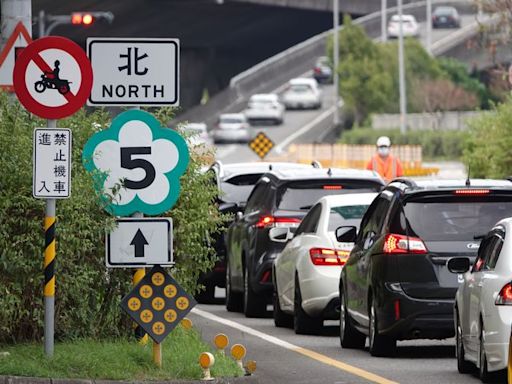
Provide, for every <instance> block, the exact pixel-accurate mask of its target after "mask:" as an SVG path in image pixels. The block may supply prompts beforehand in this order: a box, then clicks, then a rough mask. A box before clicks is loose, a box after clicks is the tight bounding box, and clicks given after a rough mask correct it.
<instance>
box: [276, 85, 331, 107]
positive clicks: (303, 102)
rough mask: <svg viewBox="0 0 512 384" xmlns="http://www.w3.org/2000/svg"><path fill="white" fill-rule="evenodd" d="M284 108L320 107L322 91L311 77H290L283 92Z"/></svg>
mask: <svg viewBox="0 0 512 384" xmlns="http://www.w3.org/2000/svg"><path fill="white" fill-rule="evenodd" d="M283 103H284V106H285V107H286V109H306V108H308V109H311V108H316V109H318V108H321V107H322V92H321V91H320V88H319V87H318V83H317V81H316V80H315V79H312V78H296V79H291V80H290V82H289V83H288V89H287V90H286V91H285V92H284V94H283Z"/></svg>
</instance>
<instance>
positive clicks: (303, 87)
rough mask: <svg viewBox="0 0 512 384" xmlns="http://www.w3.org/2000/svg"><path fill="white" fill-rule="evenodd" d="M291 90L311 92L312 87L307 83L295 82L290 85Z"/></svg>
mask: <svg viewBox="0 0 512 384" xmlns="http://www.w3.org/2000/svg"><path fill="white" fill-rule="evenodd" d="M290 91H292V92H296V93H306V92H311V91H312V89H311V87H310V86H309V85H306V84H295V85H292V86H291V87H290Z"/></svg>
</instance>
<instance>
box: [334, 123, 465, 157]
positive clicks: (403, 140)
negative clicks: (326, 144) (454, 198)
mask: <svg viewBox="0 0 512 384" xmlns="http://www.w3.org/2000/svg"><path fill="white" fill-rule="evenodd" d="M380 136H388V137H389V138H390V139H391V142H392V143H393V144H394V145H406V144H411V145H421V146H422V149H423V157H424V158H426V159H459V158H460V157H461V156H462V150H463V146H464V140H465V137H466V136H467V133H465V132H461V131H408V132H406V133H405V134H404V135H402V134H401V133H400V130H399V129H385V130H380V129H379V130H375V129H371V128H354V129H352V130H349V131H345V132H344V133H343V135H342V137H341V140H340V142H341V143H344V144H370V145H375V143H376V142H377V138H379V137H380Z"/></svg>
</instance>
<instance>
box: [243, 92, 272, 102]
mask: <svg viewBox="0 0 512 384" xmlns="http://www.w3.org/2000/svg"><path fill="white" fill-rule="evenodd" d="M278 99H279V98H278V96H277V95H276V94H275V93H258V94H256V95H252V96H251V97H250V99H249V100H250V101H260V100H265V101H267V100H272V101H274V100H278Z"/></svg>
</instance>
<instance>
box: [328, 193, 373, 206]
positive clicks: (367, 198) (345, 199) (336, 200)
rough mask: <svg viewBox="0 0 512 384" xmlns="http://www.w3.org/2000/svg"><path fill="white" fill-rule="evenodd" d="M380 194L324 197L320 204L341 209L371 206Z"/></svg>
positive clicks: (346, 194) (350, 194)
mask: <svg viewBox="0 0 512 384" xmlns="http://www.w3.org/2000/svg"><path fill="white" fill-rule="evenodd" d="M377 195H378V193H345V194H343V195H330V196H324V197H322V198H321V199H320V200H318V202H323V203H325V204H327V205H328V206H329V207H341V206H345V205H354V204H358V205H366V204H368V205H370V204H371V202H372V201H373V200H374V199H375V197H377Z"/></svg>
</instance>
